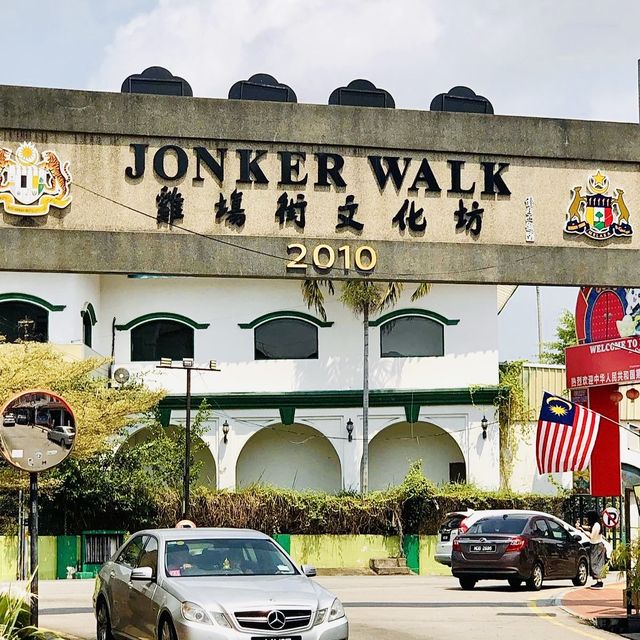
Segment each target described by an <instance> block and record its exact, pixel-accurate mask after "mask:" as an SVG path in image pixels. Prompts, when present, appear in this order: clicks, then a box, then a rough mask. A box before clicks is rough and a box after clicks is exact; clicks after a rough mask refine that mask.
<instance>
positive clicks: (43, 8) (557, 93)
mask: <svg viewBox="0 0 640 640" xmlns="http://www.w3.org/2000/svg"><path fill="white" fill-rule="evenodd" d="M4 4H5V5H6V6H3V9H2V22H3V42H4V45H3V46H4V50H5V52H6V53H7V54H8V53H9V52H12V53H13V55H8V56H7V57H6V59H5V64H3V65H2V70H1V71H0V83H2V84H19V85H30V86H46V87H62V88H68V89H90V90H99V91H119V90H120V86H121V84H122V81H123V80H124V79H125V78H126V77H127V76H128V75H130V74H132V73H140V72H141V71H142V70H143V69H145V68H146V67H149V66H154V65H158V66H163V67H166V68H168V69H169V70H170V71H171V72H172V73H174V74H175V75H178V76H182V77H184V78H185V79H186V80H187V81H188V82H189V83H190V84H191V86H192V88H193V93H194V95H196V96H200V97H216V98H225V97H227V94H228V91H229V88H230V87H231V85H232V84H233V83H234V82H236V81H237V80H242V79H246V78H248V77H249V76H251V75H253V74H254V73H269V74H271V75H273V76H275V77H276V78H277V79H278V80H279V81H280V82H284V83H286V84H288V85H290V86H291V87H292V88H293V89H294V91H295V92H296V94H297V96H298V101H299V102H312V103H322V104H326V103H327V100H328V96H329V94H330V93H331V91H332V90H333V89H335V88H336V87H340V86H345V85H346V84H348V83H349V82H350V81H351V80H353V79H356V78H366V79H369V80H371V81H372V82H374V84H376V85H377V86H379V87H382V88H384V89H387V90H388V91H389V92H390V93H391V94H392V96H393V97H394V99H395V102H396V106H397V107H399V108H405V109H428V108H429V104H430V102H431V99H432V98H433V97H434V96H435V95H437V94H439V93H442V92H445V91H447V90H448V89H450V88H451V87H453V86H456V85H466V86H469V87H471V88H472V89H473V90H474V91H475V92H476V93H478V94H481V95H483V96H486V97H487V98H488V99H489V100H490V101H491V102H492V104H493V106H494V109H495V112H496V113H497V114H505V115H527V116H537V117H553V118H577V119H587V120H612V121H623V122H638V62H637V61H638V58H639V57H640V47H638V46H635V42H636V41H637V25H638V24H640V2H639V1H638V0H616V2H612V3H603V2H595V1H593V0H528V1H527V2H514V1H513V0H483V2H478V1H477V0H172V1H170V0H109V1H108V2H97V0H57V1H56V2H55V3H52V2H48V1H46V0H32V1H31V2H28V3H4ZM34 16H37V20H36V21H34V20H33V17H34ZM576 296H577V290H576V289H571V288H565V289H561V288H558V287H547V288H543V289H542V290H541V301H542V310H543V330H544V339H545V340H551V339H553V334H554V330H555V327H556V324H557V318H558V316H559V314H560V313H561V311H562V309H563V308H568V309H571V310H573V307H574V305H575V299H576ZM535 300H536V298H535V289H534V288H533V287H520V288H519V289H518V291H517V292H516V293H515V295H514V296H513V297H512V299H511V301H510V302H509V304H508V305H507V307H506V309H505V310H504V311H503V313H502V314H501V315H500V320H499V349H500V358H501V359H502V360H507V359H515V358H520V357H524V358H530V359H535V357H536V353H537V316H536V305H535Z"/></svg>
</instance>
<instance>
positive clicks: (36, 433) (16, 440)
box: [0, 424, 67, 470]
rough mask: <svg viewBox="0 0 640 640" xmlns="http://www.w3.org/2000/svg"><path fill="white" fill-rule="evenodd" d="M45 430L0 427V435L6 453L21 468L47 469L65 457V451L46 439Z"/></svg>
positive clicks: (26, 426)
mask: <svg viewBox="0 0 640 640" xmlns="http://www.w3.org/2000/svg"><path fill="white" fill-rule="evenodd" d="M47 433H48V432H47V430H46V429H45V428H43V427H39V426H31V425H21V424H16V425H13V426H11V427H6V426H4V425H0V435H1V436H2V440H3V441H4V443H5V448H6V450H7V452H8V453H9V454H10V455H11V457H12V458H14V460H15V462H16V464H19V465H20V466H21V467H23V468H27V467H28V468H33V469H34V470H37V469H40V468H47V463H48V466H51V465H52V464H55V463H56V462H58V461H59V460H63V459H64V458H65V456H66V455H67V450H66V449H65V448H64V447H62V446H60V445H59V444H58V443H56V442H52V441H51V440H49V438H48V437H47Z"/></svg>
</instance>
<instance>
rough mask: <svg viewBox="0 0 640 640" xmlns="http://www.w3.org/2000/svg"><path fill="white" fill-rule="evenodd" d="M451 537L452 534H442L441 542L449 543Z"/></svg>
mask: <svg viewBox="0 0 640 640" xmlns="http://www.w3.org/2000/svg"><path fill="white" fill-rule="evenodd" d="M450 535H451V534H449V533H441V534H440V541H441V542H449V536H450Z"/></svg>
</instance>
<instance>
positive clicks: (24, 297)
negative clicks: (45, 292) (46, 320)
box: [0, 293, 67, 311]
mask: <svg viewBox="0 0 640 640" xmlns="http://www.w3.org/2000/svg"><path fill="white" fill-rule="evenodd" d="M16 301H20V302H30V303H31V304H35V305H37V306H38V307H42V308H43V309H46V310H47V311H64V310H65V309H66V308H67V305H66V304H51V303H50V302H47V301H46V300H44V299H43V298H38V296H32V295H30V294H28V293H0V302H16Z"/></svg>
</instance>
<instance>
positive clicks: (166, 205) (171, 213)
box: [156, 186, 184, 225]
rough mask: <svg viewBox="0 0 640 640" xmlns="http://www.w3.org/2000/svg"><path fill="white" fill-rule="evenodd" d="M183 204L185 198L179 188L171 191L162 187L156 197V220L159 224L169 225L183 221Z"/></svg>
mask: <svg viewBox="0 0 640 640" xmlns="http://www.w3.org/2000/svg"><path fill="white" fill-rule="evenodd" d="M183 204H184V198H183V197H182V194H181V193H180V192H179V191H178V188H177V187H173V189H171V190H169V188H168V187H166V186H165V187H162V189H160V193H159V194H158V195H157V196H156V208H157V209H158V214H157V216H156V220H157V221H158V222H159V223H162V222H163V223H166V224H169V225H172V224H174V223H175V222H176V220H182V219H183V218H184V213H183V212H182V207H183Z"/></svg>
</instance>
